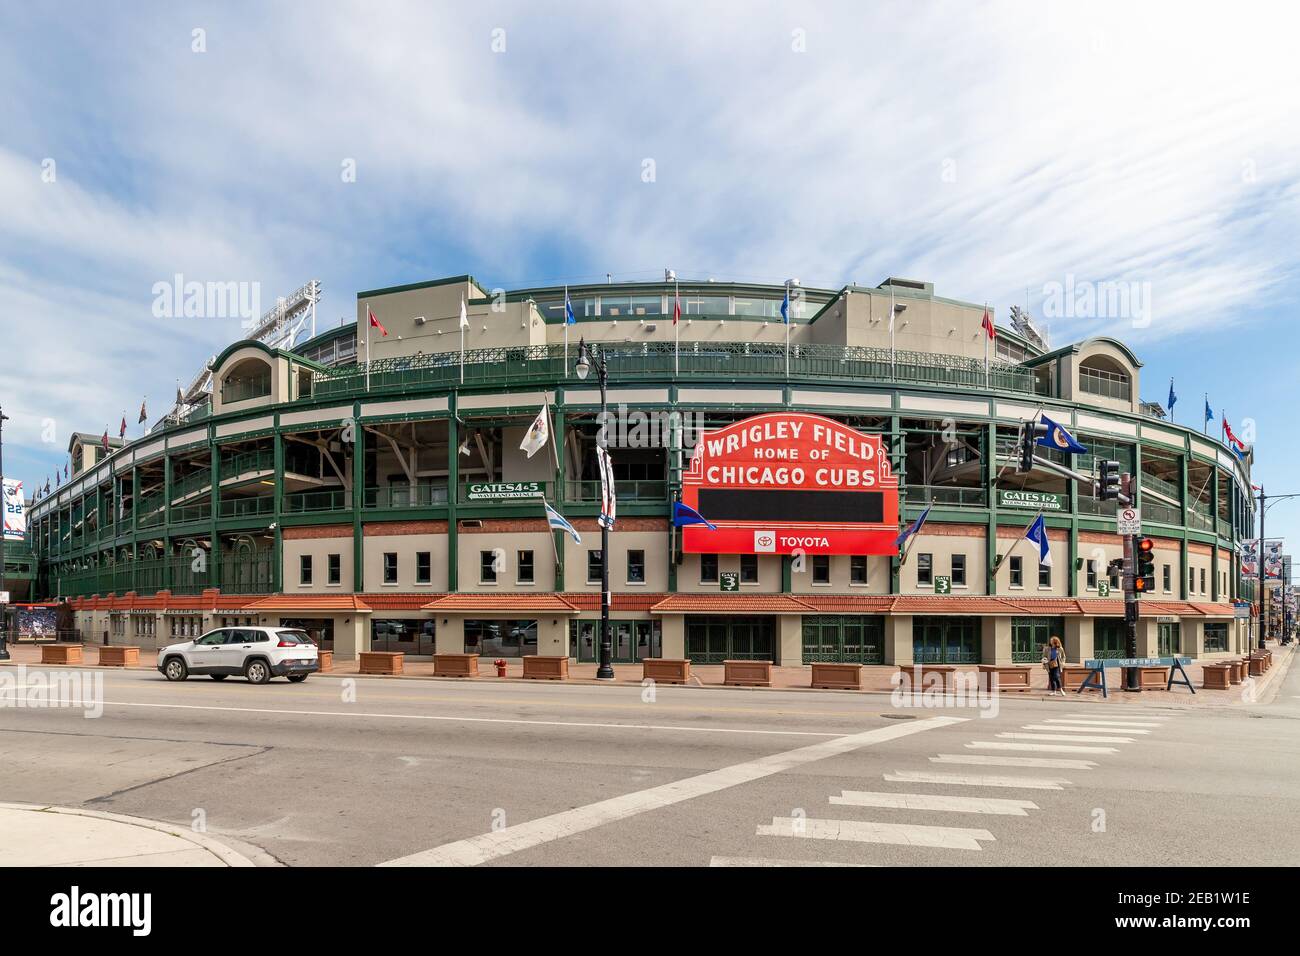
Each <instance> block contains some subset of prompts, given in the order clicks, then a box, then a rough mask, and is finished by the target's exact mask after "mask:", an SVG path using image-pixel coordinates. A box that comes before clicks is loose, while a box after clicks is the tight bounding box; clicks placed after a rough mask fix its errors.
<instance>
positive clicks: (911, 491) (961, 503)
mask: <svg viewBox="0 0 1300 956" xmlns="http://www.w3.org/2000/svg"><path fill="white" fill-rule="evenodd" d="M905 497H906V499H907V501H908V502H909V503H911V504H925V503H926V502H927V501H929V502H933V503H934V504H936V505H941V506H943V507H957V508H986V507H988V503H989V496H988V492H987V491H985V490H984V489H983V488H957V487H953V486H951V485H908V486H907V492H906V496H905Z"/></svg>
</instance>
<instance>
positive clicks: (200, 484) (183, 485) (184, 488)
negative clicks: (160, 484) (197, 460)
mask: <svg viewBox="0 0 1300 956" xmlns="http://www.w3.org/2000/svg"><path fill="white" fill-rule="evenodd" d="M211 484H212V475H211V473H209V472H208V471H206V470H204V471H196V472H195V473H194V474H192V475H186V476H185V477H184V478H182V479H181V480H180V481H173V482H172V501H176V500H177V499H179V498H184V497H185V496H186V495H192V494H194V492H196V491H202V490H204V489H206V488H207V487H208V486H209V485H211Z"/></svg>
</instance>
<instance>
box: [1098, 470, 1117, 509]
mask: <svg viewBox="0 0 1300 956" xmlns="http://www.w3.org/2000/svg"><path fill="white" fill-rule="evenodd" d="M1098 470H1099V474H1098V476H1097V497H1098V498H1099V499H1100V500H1102V501H1118V500H1119V490H1120V489H1119V462H1117V461H1101V462H1099V463H1098Z"/></svg>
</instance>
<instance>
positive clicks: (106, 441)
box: [99, 428, 108, 451]
mask: <svg viewBox="0 0 1300 956" xmlns="http://www.w3.org/2000/svg"><path fill="white" fill-rule="evenodd" d="M99 443H100V444H101V445H103V446H104V451H108V429H107V428H105V429H104V437H103V438H101V439H100V440H99Z"/></svg>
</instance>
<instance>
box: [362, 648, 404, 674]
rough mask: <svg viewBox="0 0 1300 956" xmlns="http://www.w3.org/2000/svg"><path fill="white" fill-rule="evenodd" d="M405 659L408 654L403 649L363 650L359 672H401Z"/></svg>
mask: <svg viewBox="0 0 1300 956" xmlns="http://www.w3.org/2000/svg"><path fill="white" fill-rule="evenodd" d="M405 659H406V655H405V654H403V653H402V652H401V651H362V652H361V656H360V661H359V667H358V671H357V672H358V673H360V674H386V675H389V676H392V675H395V674H400V673H402V663H403V661H404V660H405Z"/></svg>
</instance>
